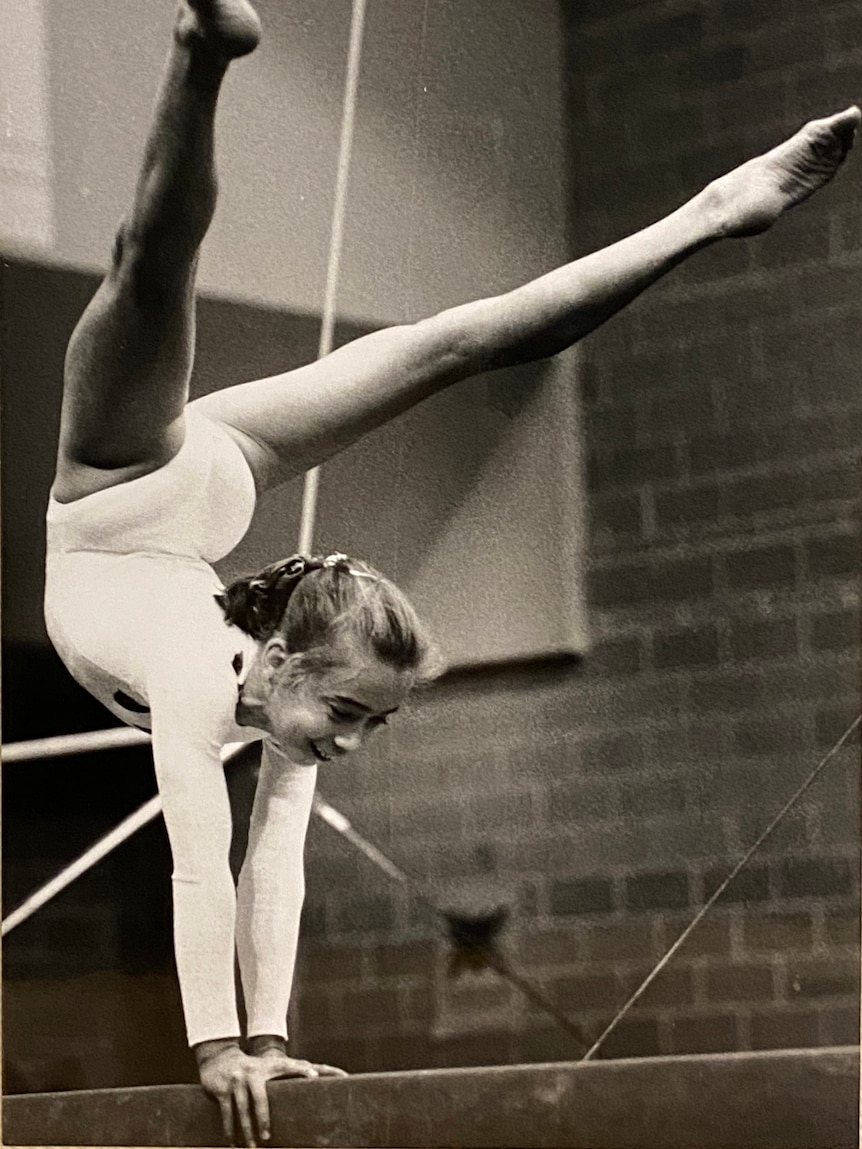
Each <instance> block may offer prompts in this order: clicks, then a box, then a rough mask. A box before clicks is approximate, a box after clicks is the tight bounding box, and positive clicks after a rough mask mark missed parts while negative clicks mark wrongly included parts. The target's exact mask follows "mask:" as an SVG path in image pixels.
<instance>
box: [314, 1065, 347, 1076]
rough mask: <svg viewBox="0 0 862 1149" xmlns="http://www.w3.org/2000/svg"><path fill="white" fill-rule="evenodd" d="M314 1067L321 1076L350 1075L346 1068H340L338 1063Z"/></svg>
mask: <svg viewBox="0 0 862 1149" xmlns="http://www.w3.org/2000/svg"><path fill="white" fill-rule="evenodd" d="M314 1068H315V1069H316V1070H317V1072H318V1073H319V1074H320V1076H321V1077H349V1076H350V1074H349V1073H348V1072H347V1070H346V1069H339V1068H338V1066H337V1065H315V1066H314Z"/></svg>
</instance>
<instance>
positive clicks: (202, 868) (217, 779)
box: [148, 654, 269, 1145]
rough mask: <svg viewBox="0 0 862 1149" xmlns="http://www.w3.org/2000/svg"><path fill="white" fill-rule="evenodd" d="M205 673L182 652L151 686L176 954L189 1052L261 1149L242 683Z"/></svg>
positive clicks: (262, 1074) (263, 1099) (263, 1074)
mask: <svg viewBox="0 0 862 1149" xmlns="http://www.w3.org/2000/svg"><path fill="white" fill-rule="evenodd" d="M197 670H200V671H202V673H196V671H197ZM228 670H229V668H228ZM203 671H204V668H203V667H198V666H196V665H195V660H192V662H191V664H190V663H189V661H187V660H184V659H181V658H178V657H176V654H175V657H174V659H173V660H171V665H170V667H169V666H168V665H166V664H165V663H162V669H161V670H160V672H159V673H158V675H157V676H156V681H154V682H151V683H150V685H149V689H148V698H149V702H150V709H151V712H152V725H153V759H154V762H155V767H156V777H157V779H158V784H159V791H160V794H161V798H162V807H163V811H164V817H165V824H166V826H167V830H168V837H169V839H170V845H171V854H172V858H173V895H174V947H175V953H176V963H177V973H178V976H179V982H180V991H181V994H182V1000H183V1010H184V1013H185V1020H186V1030H187V1034H188V1041H189V1045H190V1046H192V1047H193V1048H194V1051H195V1056H196V1058H197V1062H198V1069H199V1072H200V1078H201V1084H202V1085H203V1087H204V1088H205V1089H206V1091H207V1092H208V1093H209V1094H210V1095H211V1096H213V1097H214V1098H215V1099H216V1100H217V1102H218V1104H219V1107H220V1109H221V1115H222V1123H223V1125H224V1130H225V1134H226V1136H227V1137H228V1138H229V1139H233V1136H234V1133H233V1123H234V1117H233V1109H234V1106H235V1107H236V1114H237V1117H238V1120H239V1124H240V1127H241V1129H242V1132H243V1136H244V1139H245V1142H246V1144H248V1145H254V1144H255V1135H254V1127H253V1123H252V1116H254V1118H255V1121H256V1124H257V1129H258V1131H259V1133H260V1136H261V1137H264V1138H265V1137H266V1136H267V1135H268V1132H269V1108H268V1101H267V1095H266V1080H267V1076H268V1074H267V1071H266V1066H265V1065H264V1064H263V1063H262V1062H261V1060H260V1059H259V1058H254V1057H251V1056H248V1055H246V1054H245V1053H244V1052H243V1051H242V1049H241V1048H240V1040H239V1039H240V1026H239V1017H238V1014H237V1004H236V989H235V980H234V953H235V928H236V892H235V888H234V884H233V878H232V876H231V872H230V866H229V861H228V859H229V851H230V841H231V832H232V820H231V811H230V802H229V799H228V793H227V785H226V782H225V777H224V769H223V766H222V762H221V757H220V751H221V746H222V743H223V741H224V739H223V737H222V736H221V735H222V726H223V723H224V718H223V715H224V714H225V713H226V712H227V713H230V704H229V700H230V698H231V697H235V695H236V683H235V681H232V675H231V674H227V675H224V676H222V675H218V674H216V675H213V673H212V666H210V667H209V673H205V672H203ZM226 691H227V694H226ZM226 702H227V705H226Z"/></svg>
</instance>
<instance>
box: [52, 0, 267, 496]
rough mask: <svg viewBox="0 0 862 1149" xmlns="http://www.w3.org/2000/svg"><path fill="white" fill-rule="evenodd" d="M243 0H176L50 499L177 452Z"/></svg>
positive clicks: (248, 39)
mask: <svg viewBox="0 0 862 1149" xmlns="http://www.w3.org/2000/svg"><path fill="white" fill-rule="evenodd" d="M258 36H259V25H258V20H257V16H256V14H255V12H254V10H253V9H252V7H251V5H250V4H249V3H248V0H182V2H181V3H180V6H179V10H178V13H177V18H176V24H175V27H174V34H173V42H172V45H171V50H170V54H169V56H168V61H167V66H166V70H165V74H164V78H163V80H162V86H161V90H160V92H159V96H158V100H157V103H156V108H155V115H154V121H153V125H152V127H151V129H150V135H149V138H148V140H147V144H146V150H145V153H144V160H143V166H142V169H141V173H140V176H139V178H138V184H137V188H136V191H135V197H134V202H133V205H132V209H131V212H130V213H129V215H128V216H127V218H126V219H125V220H124V221H123V223H122V224H121V225H120V228H119V231H118V234H117V237H116V242H115V246H114V251H113V259H112V262H111V266H110V269H109V270H108V273H107V275H106V277H105V279H104V281H103V283H102V285H101V286H100V288H99V290H98V291H97V293H96V295H95V297H94V298H93V300H92V301H91V303H90V305H89V307H88V308H87V310H86V312H85V313H84V315H83V317H82V318H81V321H80V322H79V324H78V326H77V328H76V329H75V332H74V334H73V336H72V339H71V341H70V344H69V349H68V352H67V355H66V368H65V376H64V388H63V409H62V416H61V424H60V448H59V453H58V462H57V477H56V481H55V485H54V489H53V494H54V497H55V498H56V499H58V500H59V501H61V502H71V501H74V500H75V499H78V498H81V497H83V496H84V495H87V494H90V493H91V492H92V491H95V490H99V489H101V488H104V487H110V486H114V485H116V484H117V483H122V482H125V481H126V480H128V479H132V478H136V477H137V476H139V475H142V474H146V473H147V472H149V471H153V470H156V469H157V468H159V467H161V466H163V465H164V464H165V463H166V462H168V461H169V460H170V459H171V458H172V457H173V456H174V455H175V454H176V452H177V451H178V450H179V448H180V446H181V445H182V441H183V435H184V422H183V409H184V407H185V404H186V400H187V397H188V380H189V375H190V373H191V365H192V358H193V350H194V279H195V270H196V266H197V258H198V249H199V247H200V244H201V241H202V240H203V237H204V235H205V233H206V230H207V227H208V226H209V223H210V220H211V218H212V214H213V210H214V208H215V200H216V178H215V170H214V166H213V127H214V118H215V110H216V101H217V98H218V93H219V88H220V86H221V82H222V80H223V78H224V75H225V72H226V71H227V68H228V65H229V63H230V61H231V59H233V58H234V57H237V56H242V55H245V54H246V53H248V52H250V51H252V50H253V49H254V47H255V46H256V44H257V40H258Z"/></svg>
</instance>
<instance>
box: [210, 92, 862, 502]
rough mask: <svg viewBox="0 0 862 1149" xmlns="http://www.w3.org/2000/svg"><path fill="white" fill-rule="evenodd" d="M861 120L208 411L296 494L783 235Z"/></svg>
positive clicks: (256, 463)
mask: <svg viewBox="0 0 862 1149" xmlns="http://www.w3.org/2000/svg"><path fill="white" fill-rule="evenodd" d="M860 118H862V117H860V112H859V109H858V108H855V107H852V108H848V109H846V110H845V111H843V112H839V113H837V114H836V115H834V116H830V117H828V118H827V119H823V120H815V121H812V122H811V123H809V124H807V125H806V126H805V127H804V128H802V129H801V130H800V131H799V132H797V133H796V134H795V135H794V136H792V137H791V138H790V139H789V140H787V141H785V143H783V144H781V145H779V146H778V147H776V148H773V149H772V151H770V152H767V153H766V154H765V155H762V156H758V157H756V158H755V159H753V160H750V161H748V163H745V164H743V165H742V166H741V167H739V168H736V169H734V170H733V171H731V172H729V173H728V174H727V175H725V176H722V177H721V178H720V179H717V180H715V181H713V182H712V183H711V184H709V185H708V186H707V187H706V188H705V189H704V190H703V191H702V192H700V193H699V194H698V195H696V196H695V197H694V198H693V199H691V200H689V201H688V203H686V204H684V205H683V206H682V207H680V208H679V209H677V210H676V211H674V212H672V213H671V214H670V215H668V216H667V217H665V218H664V219H662V220H660V221H659V222H658V223H655V224H653V225H652V226H650V227H647V228H645V229H644V230H643V231H640V232H638V233H637V234H635V235H631V236H629V237H628V238H627V239H624V240H622V241H620V242H619V243H616V244H614V245H613V246H612V247H609V248H606V249H605V250H603V251H599V252H596V253H595V254H593V255H589V256H587V257H586V258H584V259H581V260H578V261H576V262H575V263H570V264H567V265H566V266H563V267H560V268H558V269H557V270H555V271H552V272H550V273H549V274H547V275H545V276H542V277H541V278H539V279H536V280H534V281H533V282H531V283H528V284H525V285H524V286H523V287H519V288H516V289H515V290H514V291H510V292H508V293H507V294H505V295H500V296H496V297H495V298H491V299H483V300H479V301H477V302H475V303H468V304H465V305H463V306H460V307H455V308H452V309H451V310H448V311H444V312H442V313H441V314H439V315H436V316H434V317H433V318H430V319H426V320H422V321H421V322H419V323H414V324H409V325H405V326H401V327H393V328H389V329H388V330H384V331H379V332H375V333H374V334H372V335H368V336H365V337H363V338H361V339H358V340H356V341H355V342H353V343H350V344H348V345H347V346H345V347H342V348H339V349H338V350H337V351H335V352H333V353H332V354H331V355H329V356H327V357H326V358H324V359H321V360H319V361H318V362H317V363H313V364H309V365H308V366H307V367H302V368H300V369H299V370H297V371H292V372H289V373H287V374H286V375H282V376H274V377H272V378H270V379H263V380H259V381H257V382H254V383H246V384H241V385H239V386H237V387H229V388H227V389H226V390H224V391H221V392H218V393H216V394H214V395H208V396H206V397H205V398H204V399H199V400H197V401H196V402H197V403H198V404H200V405H201V408H202V409H203V410H205V411H206V412H207V413H208V414H210V415H211V416H212V417H214V418H218V419H221V420H222V421H223V422H224V424H225V425H226V426H227V427H229V428H233V429H235V430H236V431H238V432H240V433H241V434H242V435H243V436H244V437H245V438H246V440H247V441H248V440H251V441H252V442H253V443H254V445H255V449H254V450H253V451H252V452H250V453H248V457H249V461H250V462H251V463H252V466H253V468H255V467H256V478H257V481H258V485H259V487H262V486H266V485H274V484H276V483H278V482H281V481H284V480H285V479H287V478H290V477H291V475H293V474H295V473H297V472H299V471H301V470H303V469H305V468H307V467H310V466H313V465H315V464H317V463H320V462H321V461H322V460H323V459H325V458H326V457H327V456H329V455H332V454H333V453H334V452H335V451H338V450H340V449H341V448H343V447H345V446H347V445H348V444H349V443H351V442H353V441H354V440H356V439H357V438H359V436H361V435H362V434H364V433H365V432H366V431H369V430H371V429H373V428H374V427H376V426H379V425H380V424H381V423H384V422H385V421H386V420H387V419H390V418H392V417H393V416H395V415H398V414H399V413H400V412H402V411H404V410H406V409H407V408H408V407H410V406H412V405H413V404H415V403H417V402H419V401H420V400H422V399H424V398H425V397H426V396H428V395H431V394H433V393H434V392H435V391H438V390H440V389H441V388H442V387H445V386H446V385H448V384H449V383H451V382H454V381H455V380H457V379H463V378H465V377H467V376H470V375H474V374H477V373H478V372H481V371H484V370H487V369H489V368H495V367H505V366H509V365H511V364H514V363H522V362H527V361H529V360H532V359H540V358H543V357H545V356H547V355H553V354H555V353H556V352H558V351H562V350H563V349H564V348H566V347H568V346H570V345H571V344H572V343H574V342H576V341H577V340H578V339H580V338H581V337H582V336H584V335H586V334H587V333H588V332H590V331H592V330H593V329H594V328H596V327H598V326H599V325H600V324H601V323H603V322H604V321H605V320H606V319H608V318H610V316H611V315H613V314H614V313H615V312H616V311H618V310H619V309H620V308H621V307H624V306H625V305H626V304H627V303H628V302H629V301H630V300H632V299H634V298H635V296H637V295H638V294H640V292H641V291H643V290H644V289H645V288H647V287H648V286H649V285H650V284H651V283H654V282H655V281H656V280H657V279H659V278H660V277H661V276H662V275H664V274H665V273H666V272H667V271H669V270H670V269H671V268H673V267H674V266H676V264H678V263H680V262H681V261H682V260H683V259H685V258H687V257H688V256H689V255H691V254H692V253H694V252H696V251H698V250H699V249H701V248H702V247H705V246H706V245H708V244H710V243H713V242H715V241H717V240H719V239H723V238H725V237H731V236H740V235H750V234H754V233H755V232H758V231H763V230H765V229H766V228H768V227H770V226H771V225H772V224H773V223H774V222H775V221H776V220H777V219H778V217H779V216H780V215H782V214H783V212H785V211H786V210H788V209H789V208H792V207H793V206H794V205H795V204H797V203H799V202H801V201H802V200H804V199H807V198H808V196H810V195H812V194H813V193H814V192H816V191H817V190H818V188H820V187H822V186H823V185H824V184H825V183H827V182H828V181H829V180H830V179H831V178H832V176H833V175H834V174H835V172H836V171H837V170H838V168H839V166H840V165H841V163H842V161H843V160H844V157H845V155H846V154H847V152H848V151H849V149H850V147H851V145H852V142H853V138H854V134H855V131H856V128H857V126H858V124H859V122H860Z"/></svg>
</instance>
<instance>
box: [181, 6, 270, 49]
mask: <svg viewBox="0 0 862 1149" xmlns="http://www.w3.org/2000/svg"><path fill="white" fill-rule="evenodd" d="M177 36H178V38H179V39H180V41H182V42H185V43H188V42H189V40H199V41H203V42H204V43H206V44H207V45H208V46H210V47H211V48H212V49H213V51H214V52H216V53H217V54H218V55H219V56H222V57H223V58H224V59H226V60H233V59H236V57H238V56H247V55H248V53H249V52H253V51H254V50H255V48H256V47H257V45H258V42H259V41H260V20H259V18H258V15H257V13H256V12H255V10H254V8H253V7H252V6H251V4H250V3H249V0H184V2H183V3H181V4H180V11H179V19H178V23H177Z"/></svg>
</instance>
